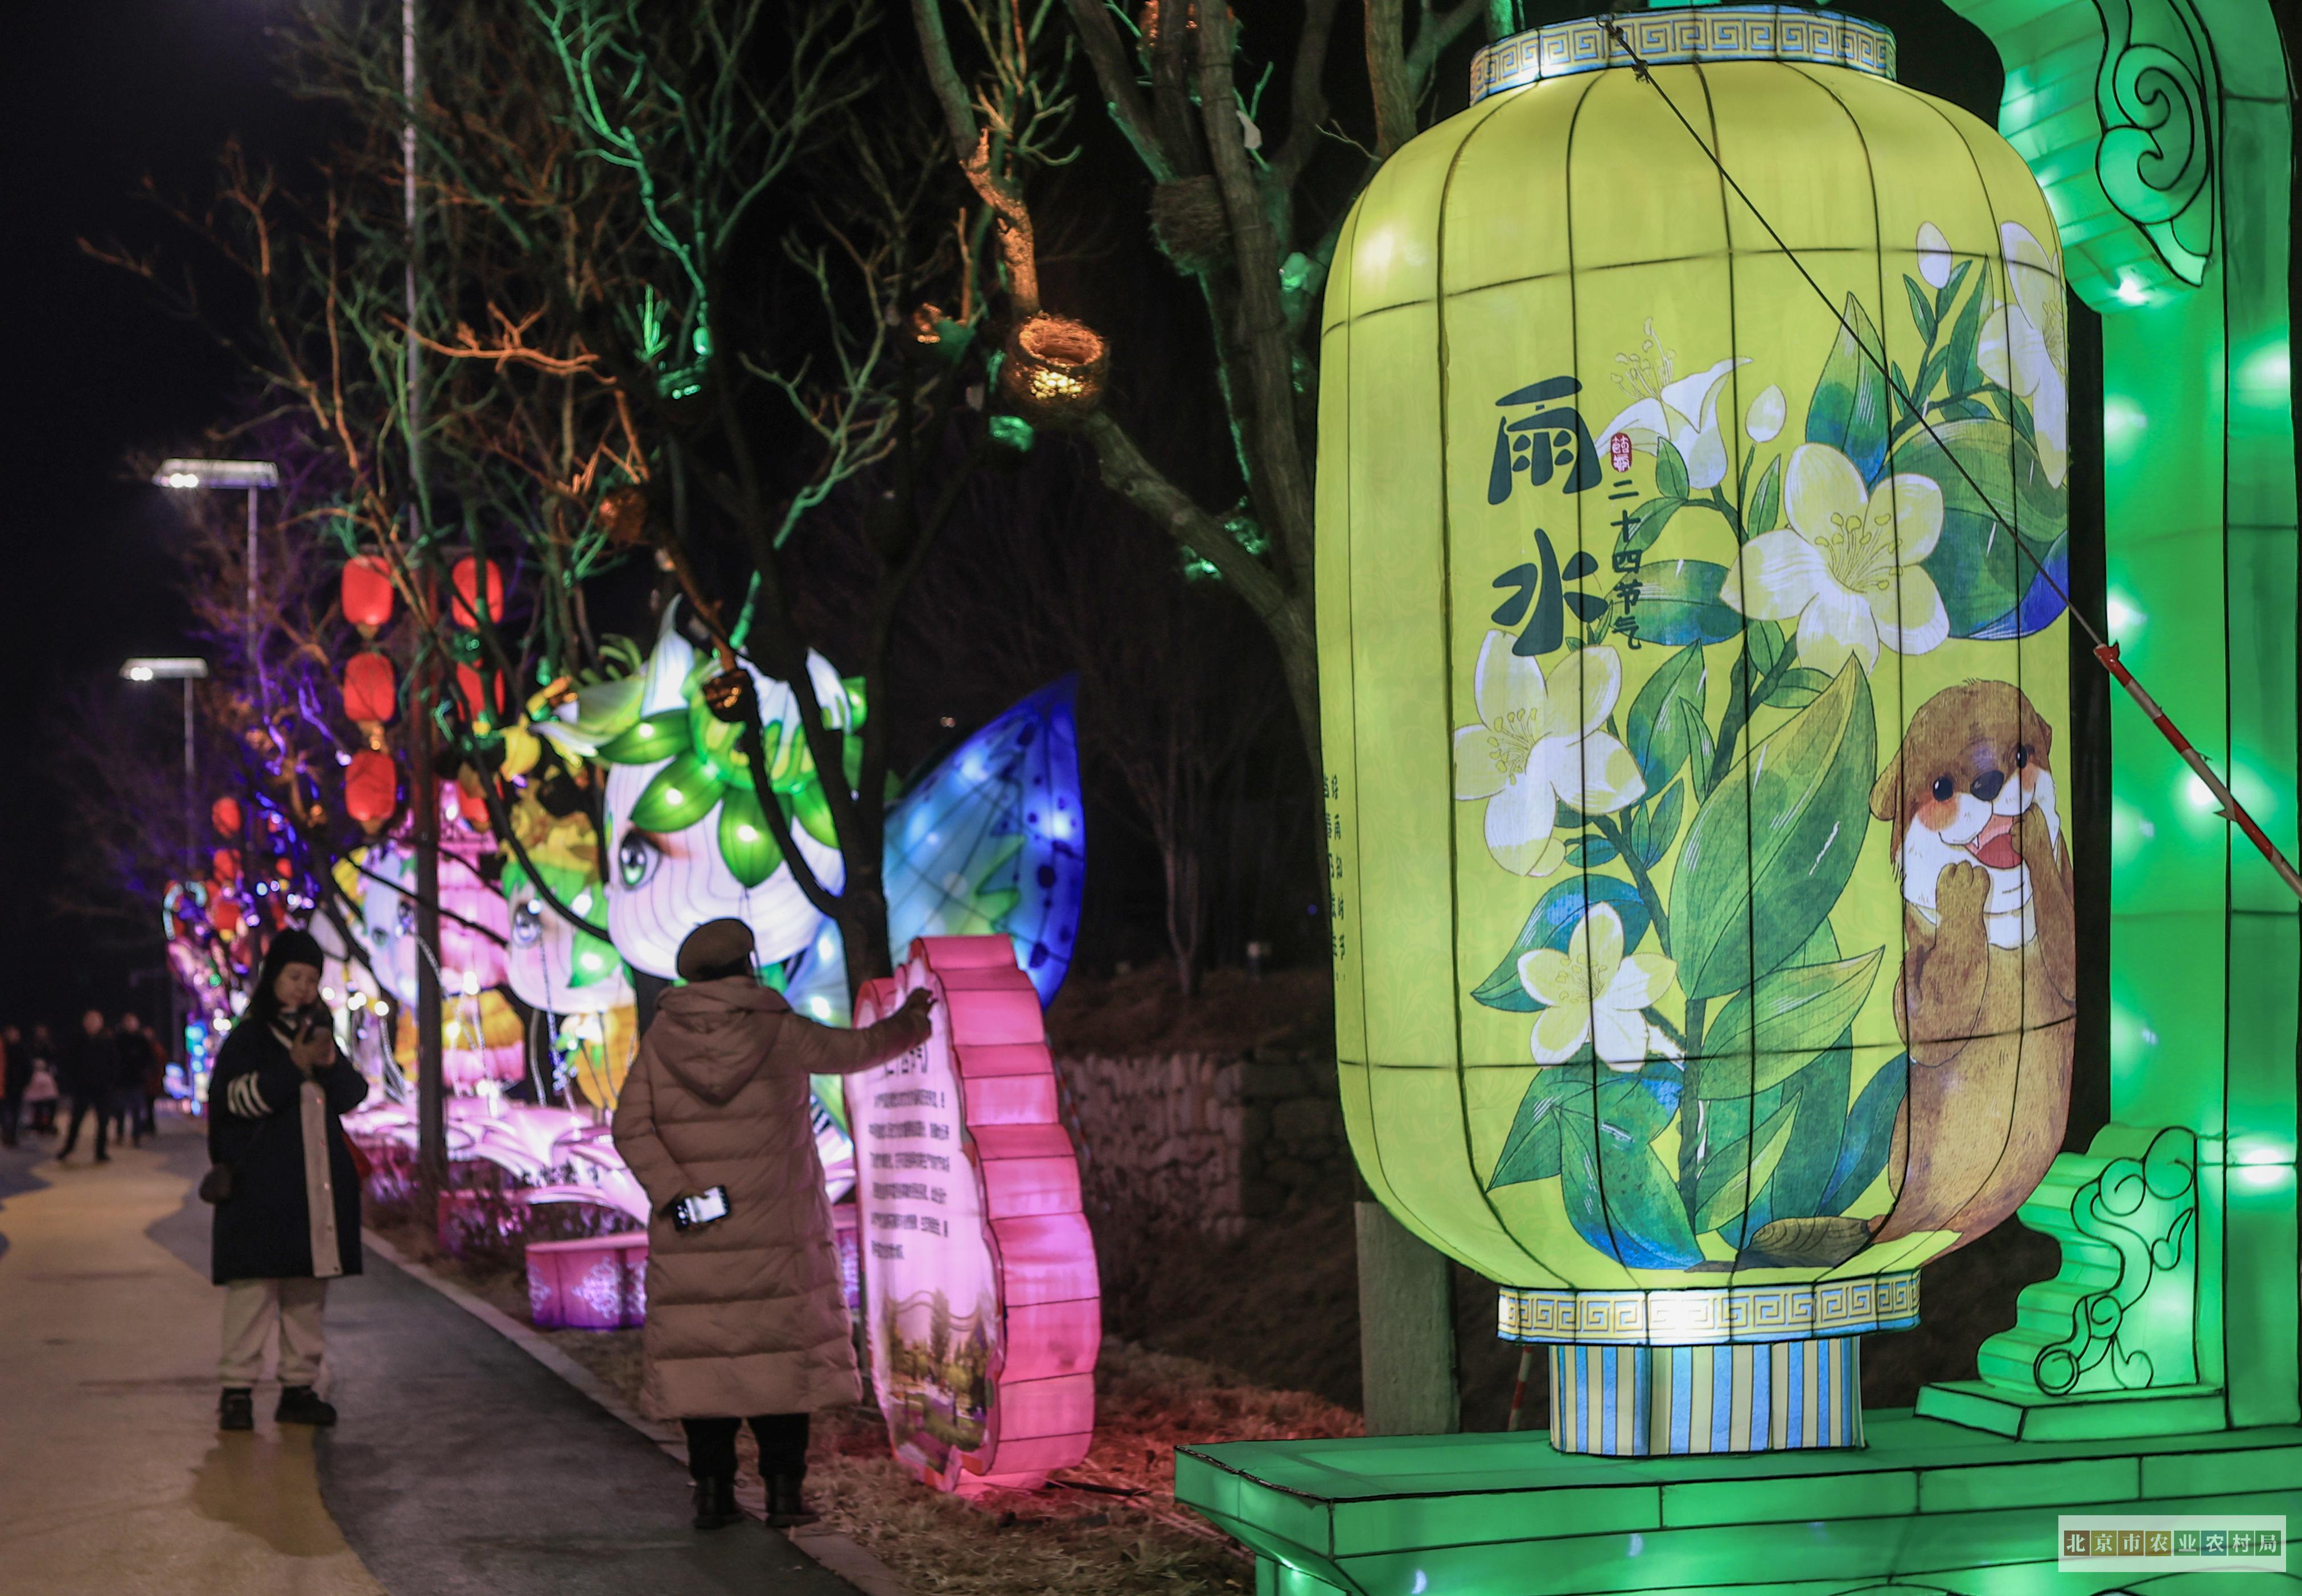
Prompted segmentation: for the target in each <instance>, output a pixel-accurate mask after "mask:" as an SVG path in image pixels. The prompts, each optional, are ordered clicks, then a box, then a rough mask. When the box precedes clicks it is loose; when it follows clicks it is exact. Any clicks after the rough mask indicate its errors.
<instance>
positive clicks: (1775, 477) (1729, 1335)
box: [1318, 6, 2075, 1453]
mask: <svg viewBox="0 0 2302 1596" xmlns="http://www.w3.org/2000/svg"><path fill="white" fill-rule="evenodd" d="M1634 55H1635V56H1636V57H1637V58H1638V59H1639V60H1640V61H1641V62H1642V63H1646V64H1647V65H1648V66H1649V67H1650V69H1651V80H1644V79H1642V76H1641V75H1640V72H1639V71H1638V70H1636V69H1635V68H1634V65H1633V56H1634ZM1894 55H1895V47H1894V39H1893V37H1892V36H1891V35H1890V34H1889V33H1887V32H1886V30H1885V29H1881V28H1879V27H1878V26H1876V25H1874V24H1871V23H1869V22H1864V21H1857V20H1855V19H1853V18H1850V17H1844V16H1840V15H1836V14H1834V13H1828V12H1810V11H1804V10H1800V9H1794V8H1776V7H1770V6H1769V7H1745V6H1718V7H1710V8H1703V9H1699V10H1682V11H1658V12H1652V13H1641V14H1636V15H1631V16H1625V17H1620V18H1602V19H1593V20H1590V21H1579V22H1570V23H1565V24H1561V25H1558V26H1555V27H1551V28H1546V29H1538V30H1536V31H1534V32H1532V33H1528V34H1524V35H1521V36H1519V37H1517V38H1511V39H1508V40H1505V41H1502V42H1501V43H1499V44H1497V45H1495V46H1491V47H1490V48H1489V49H1488V50H1487V51H1485V52H1484V53H1483V55H1482V56H1481V58H1480V61H1479V63H1478V67H1477V70H1476V74H1475V77H1474V85H1475V90H1474V103H1473V104H1472V105H1471V106H1470V108H1469V109H1468V110H1466V111H1465V112H1463V113H1461V114H1460V115H1458V116H1456V117H1454V118H1452V119H1450V120H1449V121H1448V122H1444V123H1443V124H1441V125H1440V126H1438V127H1436V128H1433V129H1432V130H1430V131H1429V132H1427V133H1425V134H1424V135H1423V136H1422V137H1421V138H1419V139H1416V140H1415V141H1414V142H1413V143H1411V144H1410V145H1408V146H1407V147H1406V148H1404V149H1403V150H1401V151H1400V152H1399V154H1398V155H1395V156H1393V157H1392V159H1391V160H1390V162H1389V163H1387V164H1385V165H1384V166H1383V168H1382V171H1381V172H1380V173H1379V174H1378V175H1377V176H1376V178H1375V180H1374V182H1373V183H1372V184H1371V185H1370V187H1369V188H1368V189H1367V191H1366V193H1365V195H1364V196H1363V197H1361V199H1360V200H1359V202H1358V204H1357V207H1356V208H1355V209H1354V211H1353V213H1352V214H1351V216H1350V218H1349V221H1348V223H1347V225H1346V227H1345V229H1344V231H1343V234H1342V237H1341V240H1340V246H1339V248H1338V250H1337V253H1336V259H1335V267H1334V273H1333V276H1332V281H1331V282H1330V285H1329V288H1328V290H1327V298H1326V306H1325V314H1324V321H1323V340H1322V351H1323V353H1322V379H1321V398H1320V404H1321V412H1320V451H1319V483H1318V491H1319V507H1318V517H1319V569H1318V590H1319V640H1320V666H1321V681H1322V694H1323V728H1324V757H1325V761H1326V782H1327V803H1328V809H1329V826H1328V831H1329V837H1330V843H1329V845H1330V848H1331V849H1332V872H1331V873H1332V886H1333V903H1332V918H1333V936H1334V953H1335V970H1336V977H1337V982H1336V1004H1337V1021H1338V1036H1339V1042H1340V1056H1341V1060H1342V1087H1343V1097H1344V1108H1345V1113H1346V1116H1347V1119H1348V1124H1349V1128H1350V1134H1351V1139H1352V1145H1353V1147H1354V1149H1355V1151H1356V1152H1357V1156H1358V1160H1359V1163H1360V1166H1361V1168H1362V1169H1363V1170H1364V1171H1365V1175H1366V1178H1367V1180H1368V1181H1369V1183H1370V1184H1371V1185H1372V1186H1373V1187H1374V1190H1375V1192H1376V1194H1377V1195H1378V1196H1379V1197H1381V1198H1382V1201H1383V1202H1384V1203H1385V1204H1386V1205H1388V1206H1389V1207H1390V1210H1391V1211H1392V1212H1393V1213H1394V1214H1397V1215H1398V1216H1399V1219H1400V1220H1401V1221H1402V1222H1405V1223H1406V1224H1407V1226H1408V1227H1409V1228H1410V1229H1412V1230H1414V1231H1416V1233H1417V1234H1419V1235H1421V1236H1422V1237H1423V1238H1424V1239H1426V1240H1427V1241H1429V1242H1430V1243H1431V1244H1432V1245H1433V1246H1435V1247H1439V1248H1440V1249H1441V1250H1442V1251H1444V1252H1446V1253H1448V1254H1449V1255H1450V1256H1453V1257H1455V1258H1457V1259H1458V1260H1460V1261H1461V1262H1463V1263H1465V1264H1468V1265H1470V1266H1471V1267H1473V1268H1474V1269H1476V1270H1478V1271H1480V1272H1481V1273H1483V1274H1485V1275H1486V1276H1487V1277H1488V1278H1490V1279H1491V1280H1494V1281H1500V1282H1502V1284H1503V1285H1504V1287H1505V1289H1504V1290H1503V1292H1502V1300H1501V1329H1502V1332H1503V1334H1504V1335H1506V1336H1507V1337H1510V1338H1513V1339H1516V1340H1524V1341H1528V1342H1535V1343H1546V1344H1548V1345H1549V1346H1550V1348H1552V1354H1551V1356H1552V1389H1553V1412H1552V1415H1551V1423H1552V1437H1553V1440H1554V1441H1555V1443H1556V1444H1557V1445H1558V1446H1559V1447H1561V1448H1562V1449H1568V1450H1576V1451H1594V1452H1613V1453H1644V1452H1706V1451H1754V1450H1765V1449H1772V1448H1783V1447H1804V1446H1849V1445H1859V1444H1860V1443H1861V1390H1860V1382H1859V1379H1858V1369H1857V1364H1856V1349H1857V1348H1858V1347H1859V1345H1860V1341H1859V1337H1860V1335H1861V1333H1862V1332H1864V1331H1876V1330H1889V1329H1895V1328H1901V1327H1906V1326H1908V1325H1910V1324H1911V1323H1915V1322H1916V1320H1917V1316H1918V1314H1919V1301H1918V1279H1919V1276H1918V1271H1919V1269H1920V1265H1921V1264H1925V1263H1927V1262H1928V1260H1929V1259H1932V1258H1935V1257H1937V1256H1941V1255H1942V1254H1944V1253H1945V1252H1948V1251H1950V1250H1951V1249H1953V1248H1954V1247H1959V1246H1961V1245H1962V1244H1963V1243H1964V1242H1966V1241H1969V1240H1971V1239H1974V1238H1975V1237H1977V1236H1979V1235H1980V1234H1981V1233H1982V1232H1984V1231H1987V1230H1988V1229H1989V1228H1990V1227H1991V1226H1993V1225H1995V1224H1996V1223H1998V1222H2000V1221H2001V1220H2003V1219H2004V1218H2006V1217H2007V1216H2008V1215H2010V1214H2012V1213H2013V1211H2014V1209H2015V1207H2016V1205H2018V1204H2020V1203H2021V1201H2022V1199H2023V1198H2024V1197H2026V1196H2027V1195H2029V1192H2030V1190H2031V1189H2033V1188H2034V1187H2035V1186H2036V1185H2037V1182H2038V1180H2039V1179H2040V1178H2041V1177H2042V1176H2043V1175H2044V1174H2045V1172H2046V1167H2047V1165H2048V1163H2050V1162H2051V1161H2052V1159H2053V1157H2054V1154H2055V1152H2056V1150H2057V1149H2058V1148H2059V1147H2060V1145H2061V1141H2062V1137H2063V1121H2064V1115H2065V1111H2066V1107H2067V1105H2068V1100H2069V1088H2070V1070H2071V1038H2072V1028H2073V1023H2074V1022H2073V1019H2072V1013H2073V1003H2072V998H2073V993H2074V986H2075V978H2074V969H2073V966H2074V962H2075V954H2074V945H2073V933H2072V907H2071V892H2072V888H2071V861H2070V853H2069V848H2068V844H2067V842H2066V840H2065V836H2064V829H2063V828H2064V823H2065V820H2066V819H2067V815H2066V809H2065V806H2064V803H2063V799H2062V797H2061V795H2060V786H2059V785H2058V784H2066V783H2067V776H2066V774H2065V773H2066V772H2067V769H2068V763H2067V761H2068V757H2069V751H2068V749H2067V747H2066V746H2065V737H2064V734H2065V732H2066V730H2067V728H2068V726H2069V698H2070V693H2069V667H2068V646H2069V645H2068V639H2067V636H2066V628H2067V626H2068V621H2067V618H2066V617H2065V615H2064V612H2063V602H2062V600H2061V597H2060V593H2061V590H2062V588H2063V585H2064V572H2065V571H2066V569H2067V566H2068V551H2067V537H2066V521H2067V511H2066V505H2067V499H2068V476H2069V472H2070V429H2069V406H2068V399H2067V390H2068V382H2069V355H2068V344H2067V340H2066V334H2065V324H2064V309H2063V306H2064V300H2063V281H2062V274H2061V248H2060V244H2059V241H2058V239H2057V237H2056V233H2055V230H2054V219H2053V217H2052V216H2051V215H2050V214H2049V213H2048V210H2047V207H2046V200H2045V198H2044V197H2043V196H2042V195H2041V194H2040V192H2039V190H2038V188H2037V183H2036V182H2035V181H2033V180H2032V178H2031V176H2030V173H2029V170H2028V169H2027V168H2026V167H2025V166H2024V164H2023V163H2022V161H2021V157H2020V156H2019V155H2016V154H2015V152H2014V151H2013V150H2012V148H2010V147H2008V146H2007V145H2006V144H2005V142H2004V140H2002V139H2000V138H1999V137H1998V136H1997V134H1996V133H1995V132H1994V131H1993V130H1991V129H1990V128H1988V127H1987V126H1986V125H1985V124H1983V123H1982V122H1979V121H1977V120H1976V119H1975V118H1973V117H1972V116H1970V115H1968V114H1967V113H1965V112H1963V111H1961V110H1959V109H1957V108H1956V107H1954V106H1951V105H1945V104H1943V103H1941V102H1939V101H1937V100H1934V99H1931V98H1929V97H1927V96H1925V95H1922V94H1919V93H1916V92H1914V91H1912V90H1911V89H1909V88H1903V87H1901V86H1900V85H1898V84H1897V83H1896V82H1895V77H1894ZM1682 117H1683V118H1684V120H1683V121H1682ZM1738 188H1739V190H1740V193H1739V195H1738V193H1737V189H1738Z"/></svg>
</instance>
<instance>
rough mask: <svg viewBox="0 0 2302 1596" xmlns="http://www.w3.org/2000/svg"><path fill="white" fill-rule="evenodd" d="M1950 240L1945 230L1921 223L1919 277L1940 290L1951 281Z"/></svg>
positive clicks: (1927, 223) (1929, 223)
mask: <svg viewBox="0 0 2302 1596" xmlns="http://www.w3.org/2000/svg"><path fill="white" fill-rule="evenodd" d="M1950 273H1951V256H1950V240H1949V239H1946V238H1945V237H1943V230H1942V229H1941V228H1939V227H1937V226H1936V225H1935V224H1934V223H1931V222H1921V223H1919V275H1920V276H1921V277H1923V278H1925V279H1926V280H1927V282H1928V286H1930V287H1933V288H1940V287H1942V285H1943V284H1944V283H1945V282H1948V281H1950Z"/></svg>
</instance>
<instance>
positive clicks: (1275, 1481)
mask: <svg viewBox="0 0 2302 1596" xmlns="http://www.w3.org/2000/svg"><path fill="white" fill-rule="evenodd" d="M1866 1416H1867V1418H1868V1422H1869V1443H1870V1444H1869V1446H1868V1447H1866V1448H1864V1449H1861V1450H1848V1451H1833V1452H1819V1453H1818V1452H1809V1453H1800V1454H1776V1455H1756V1456H1747V1457H1679V1458H1663V1457H1655V1458H1609V1459H1594V1458H1588V1457H1565V1456H1562V1455H1560V1454H1559V1453H1558V1452H1556V1451H1554V1450H1553V1449H1551V1446H1550V1441H1549V1440H1548V1438H1547V1437H1545V1436H1544V1435H1543V1434H1542V1433H1541V1432H1533V1433H1520V1434H1516V1435H1425V1436H1397V1437H1373V1438H1365V1439H1355V1440H1345V1441H1239V1442H1233V1443H1231V1444H1227V1445H1222V1446H1206V1447H1192V1448H1187V1449H1181V1450H1179V1451H1178V1452H1177V1453H1176V1457H1175V1495H1176V1499H1178V1500H1179V1501H1181V1502H1182V1503H1183V1504H1184V1505H1186V1506H1188V1507H1189V1508H1192V1509H1194V1510H1195V1511H1197V1512H1198V1513H1200V1514H1202V1515H1204V1516H1206V1518H1208V1519H1209V1520H1210V1521H1212V1522H1213V1523H1214V1524H1215V1525H1219V1526H1220V1527H1221V1528H1222V1529H1223V1530H1224V1531H1226V1532H1227V1533H1231V1534H1232V1535H1235V1536H1237V1537H1238V1538H1239V1540H1241V1541H1244V1542H1246V1543H1247V1544H1248V1546H1250V1547H1252V1548H1254V1549H1255V1551H1256V1592H1257V1596H1328V1593H1329V1592H1351V1593H1352V1596H1569V1593H1574V1596H1582V1593H1584V1592H1634V1591H1635V1592H1650V1593H1671V1596H1696V1593H1697V1592H1702V1593H1706V1596H1708V1593H1713V1592H1716V1593H1718V1596H1727V1593H1730V1592H1731V1593H1732V1596H1853V1593H1855V1592H1871V1591H1884V1590H1887V1589H1894V1588H1903V1589H1915V1590H1918V1591H1924V1592H1929V1593H1948V1596H2031V1593H2032V1592H2037V1593H2038V1596H2047V1593H2049V1592H2051V1593H2052V1596H2102V1593H2105V1592H2120V1591H2125V1590H2128V1589H2131V1588H2138V1582H2140V1581H2142V1580H2144V1579H2145V1578H2146V1577H2147V1578H2148V1579H2149V1581H2150V1583H2149V1584H2148V1586H2147V1588H2148V1590H2149V1591H2150V1592H2152V1596H2171V1593H2172V1592H2187V1591H2189V1590H2190V1589H2191V1588H2192V1586H2193V1585H2194V1584H2195V1585H2196V1586H2197V1588H2198V1589H2201V1590H2204V1591H2205V1592H2209V1596H2275V1593H2276V1592H2302V1575H2293V1574H2287V1575H2269V1574H2257V1575H2247V1576H2243V1577H2241V1578H2240V1579H2239V1580H2237V1581H2232V1580H2229V1579H2222V1578H2219V1577H2218V1576H2215V1575H2173V1576H2166V1575H2158V1576H2144V1575H2132V1574H2101V1575H2079V1574H2062V1573H2058V1572H2057V1571H2056V1567H2055V1552H2056V1546H2057V1535H2056V1527H2057V1526H2056V1516H2057V1515H2059V1514H2063V1513H2119V1514H2141V1513H2172V1514H2192V1513H2206V1514H2212V1513H2225V1514H2241V1513H2272V1514H2292V1515H2297V1516H2302V1428H2298V1427H2295V1426H2291V1425H2279V1426H2272V1427H2264V1428H2260V1429H2252V1430H2226V1431H2222V1432H2218V1433H2214V1434H2201V1435H2179V1436H2164V1437H2160V1438H2156V1439H2153V1440H2148V1441H2134V1440H2098V1441H2014V1440H2011V1439H2008V1438H2005V1437H2002V1436H1995V1435H1990V1434H1987V1433H1983V1432H1979V1431H1976V1430H1972V1429H1968V1428H1965V1427H1962V1426H1961V1425H1957V1424H1945V1423H1940V1422H1937V1421H1935V1420H1931V1419H1925V1418H1920V1417H1919V1416H1917V1415H1915V1414H1913V1413H1911V1411H1910V1410H1908V1409H1902V1410H1889V1411H1884V1412H1877V1411H1874V1412H1872V1413H1870V1414H1869V1415H1866ZM1889 1581H1892V1582H1895V1584H1894V1585H1892V1586H1890V1585H1889V1584H1888V1582H1889ZM2207 1582H2211V1583H2207Z"/></svg>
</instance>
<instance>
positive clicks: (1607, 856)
mask: <svg viewBox="0 0 2302 1596" xmlns="http://www.w3.org/2000/svg"><path fill="white" fill-rule="evenodd" d="M1614 858H1615V844H1612V843H1610V842H1609V841H1608V840H1607V839H1606V838H1605V837H1603V836H1578V837H1576V838H1575V840H1574V841H1573V842H1571V843H1569V844H1567V863H1568V864H1571V865H1573V866H1574V867H1575V869H1578V870H1594V869H1598V868H1599V867H1600V865H1602V864H1611V863H1612V862H1614Z"/></svg>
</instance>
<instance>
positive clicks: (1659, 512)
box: [1615, 497, 1686, 554]
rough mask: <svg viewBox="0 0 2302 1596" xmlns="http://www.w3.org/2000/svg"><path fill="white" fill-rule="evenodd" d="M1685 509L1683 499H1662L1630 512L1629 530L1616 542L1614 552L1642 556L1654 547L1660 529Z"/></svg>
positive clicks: (1647, 502)
mask: <svg viewBox="0 0 2302 1596" xmlns="http://www.w3.org/2000/svg"><path fill="white" fill-rule="evenodd" d="M1684 508H1686V500H1684V499H1673V498H1669V497H1664V498H1660V499H1650V500H1647V501H1646V502H1645V503H1644V504H1642V505H1641V506H1639V508H1636V509H1634V510H1633V511H1632V512H1631V528H1630V530H1629V531H1627V532H1626V533H1623V535H1622V536H1621V537H1620V538H1618V539H1617V540H1616V542H1615V552H1616V553H1617V554H1644V553H1645V552H1646V551H1647V550H1650V549H1651V548H1653V547H1654V542H1655V540H1656V539H1657V538H1659V537H1660V536H1662V529H1663V528H1664V527H1666V526H1668V525H1670V518H1671V517H1673V516H1675V515H1676V514H1678V512H1679V511H1681V510H1683V509H1684Z"/></svg>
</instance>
